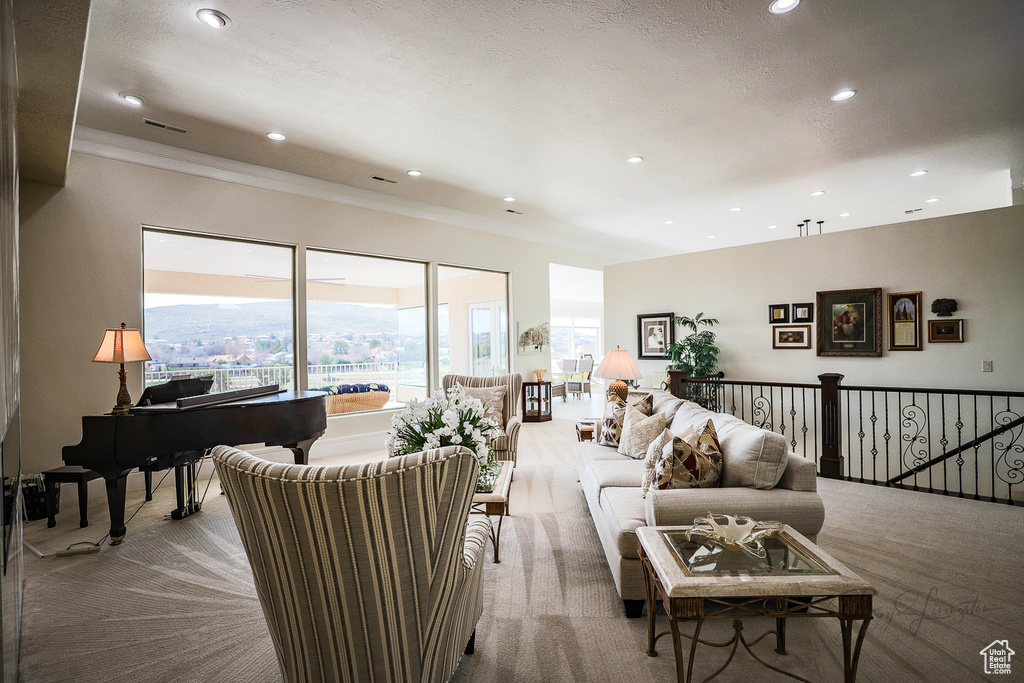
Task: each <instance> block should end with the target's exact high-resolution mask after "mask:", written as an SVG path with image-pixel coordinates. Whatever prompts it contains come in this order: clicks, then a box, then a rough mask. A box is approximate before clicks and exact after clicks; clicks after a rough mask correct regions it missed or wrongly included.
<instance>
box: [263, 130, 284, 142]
mask: <svg viewBox="0 0 1024 683" xmlns="http://www.w3.org/2000/svg"><path fill="white" fill-rule="evenodd" d="M267 137H268V138H270V139H271V140H277V141H278V142H280V141H281V140H284V133H273V132H271V133H267Z"/></svg>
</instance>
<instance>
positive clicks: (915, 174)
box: [910, 169, 928, 178]
mask: <svg viewBox="0 0 1024 683" xmlns="http://www.w3.org/2000/svg"><path fill="white" fill-rule="evenodd" d="M923 175H928V171H926V170H924V169H921V170H920V171H914V172H913V173H911V174H910V176H911V177H912V178H919V177H921V176H923Z"/></svg>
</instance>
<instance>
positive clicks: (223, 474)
mask: <svg viewBox="0 0 1024 683" xmlns="http://www.w3.org/2000/svg"><path fill="white" fill-rule="evenodd" d="M213 460H214V462H215V463H216V466H217V472H218V474H219V475H220V480H221V483H222V485H223V487H224V493H225V494H226V495H227V499H228V503H229V504H230V506H231V512H232V514H233V515H234V518H235V524H236V525H237V526H238V533H239V535H240V536H241V537H242V545H243V546H244V547H245V552H246V555H248V557H249V563H250V565H251V566H252V573H253V579H254V580H255V584H256V592H257V594H258V595H259V599H260V604H261V605H262V606H263V613H264V615H265V616H266V619H267V624H268V626H269V627H270V634H271V637H272V639H273V641H274V648H275V650H276V651H277V656H278V661H279V663H280V665H281V673H282V676H283V677H284V680H285V681H287V682H289V683H290V682H292V681H368V680H375V681H421V680H438V679H440V680H445V679H446V678H447V676H450V675H451V672H453V671H454V670H455V667H456V666H457V665H458V658H459V657H460V656H461V654H462V646H461V645H460V644H455V645H454V646H453V645H452V644H451V643H450V642H448V641H451V640H454V639H453V638H452V637H451V636H452V634H451V633H450V629H451V623H450V622H452V621H453V620H454V619H455V618H457V616H458V615H454V616H453V615H452V612H454V611H457V610H458V609H459V608H458V607H457V606H454V607H453V605H454V604H455V602H456V601H455V600H453V598H452V595H451V594H450V593H451V591H452V590H453V588H452V587H453V586H457V585H458V584H459V583H460V582H461V580H462V577H464V576H465V574H466V571H467V569H466V566H465V563H464V562H463V546H464V541H465V535H466V522H467V518H468V515H469V506H470V501H471V500H472V497H473V493H474V491H475V488H476V477H477V472H478V468H479V465H478V464H477V461H476V458H475V457H474V456H473V453H472V452H471V451H469V450H468V449H466V448H463V447H461V446H450V447H447V448H440V449H436V450H433V451H426V452H423V453H415V454H412V455H406V456H400V457H395V458H388V459H387V460H384V461H381V462H373V463H366V464H359V465H348V466H335V467H312V466H306V465H286V464H280V463H273V462H268V461H266V460H262V459H260V458H257V457H255V456H252V455H250V454H248V453H245V452H243V451H240V450H237V449H234V448H229V447H227V446H218V447H217V448H215V449H214V452H213Z"/></svg>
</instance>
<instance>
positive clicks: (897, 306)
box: [888, 292, 921, 351]
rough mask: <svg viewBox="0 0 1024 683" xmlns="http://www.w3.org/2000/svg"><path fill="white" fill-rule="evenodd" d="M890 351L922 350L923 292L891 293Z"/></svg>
mask: <svg viewBox="0 0 1024 683" xmlns="http://www.w3.org/2000/svg"><path fill="white" fill-rule="evenodd" d="M888 301H889V305H888V309H889V350H890V351H920V350H921V292H889V294H888Z"/></svg>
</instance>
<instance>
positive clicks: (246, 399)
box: [129, 385, 327, 415]
mask: <svg viewBox="0 0 1024 683" xmlns="http://www.w3.org/2000/svg"><path fill="white" fill-rule="evenodd" d="M271 386H272V387H274V388H273V389H270V388H269V387H253V388H252V389H238V390H235V391H224V392H221V393H219V394H204V395H202V396H190V397H186V398H179V399H177V400H176V401H171V402H169V403H157V404H155V405H151V406H135V407H134V408H132V409H131V410H130V411H129V414H135V415H150V414H153V413H170V412H181V411H185V410H202V409H204V408H218V407H231V406H235V407H239V406H247V405H258V404H266V403H292V402H298V401H308V400H315V399H318V398H321V397H325V396H327V392H324V391H289V390H287V389H278V388H276V387H277V385H271Z"/></svg>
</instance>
